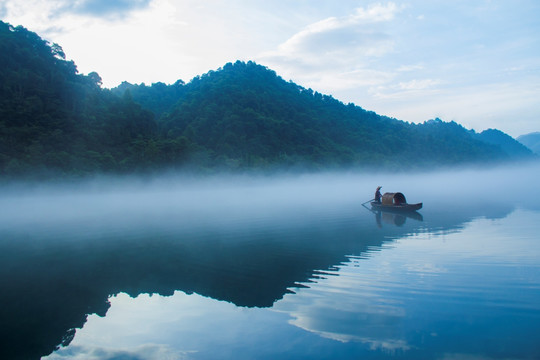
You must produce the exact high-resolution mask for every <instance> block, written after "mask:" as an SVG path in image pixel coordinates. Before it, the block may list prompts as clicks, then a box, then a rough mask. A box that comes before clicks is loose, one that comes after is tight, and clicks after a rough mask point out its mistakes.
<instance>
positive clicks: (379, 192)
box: [375, 186, 382, 203]
mask: <svg viewBox="0 0 540 360" xmlns="http://www.w3.org/2000/svg"><path fill="white" fill-rule="evenodd" d="M381 188H382V186H378V187H377V191H375V202H378V203H380V202H381V197H382V195H381V191H380V190H381Z"/></svg>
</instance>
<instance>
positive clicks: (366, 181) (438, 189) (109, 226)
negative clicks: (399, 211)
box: [0, 163, 540, 238]
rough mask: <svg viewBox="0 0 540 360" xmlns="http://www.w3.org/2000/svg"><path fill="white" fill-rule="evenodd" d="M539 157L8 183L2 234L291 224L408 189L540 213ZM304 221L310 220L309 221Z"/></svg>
mask: <svg viewBox="0 0 540 360" xmlns="http://www.w3.org/2000/svg"><path fill="white" fill-rule="evenodd" d="M539 175H540V166H539V165H538V164H537V163H532V164H527V165H520V166H517V165H516V166H511V167H499V168H495V169H485V170H472V169H468V170H459V171H458V170H453V171H450V170H448V171H445V172H427V173H417V174H397V175H396V174H391V173H377V174H360V173H325V174H303V175H300V174H299V175H293V174H288V175H280V176H273V177H271V176H247V175H245V176H240V175H238V176H233V175H226V176H225V175H224V176H214V177H203V178H197V177H192V176H191V177H189V176H182V175H167V176H165V175H164V176H162V177H154V178H152V179H148V178H146V179H140V178H100V179H94V180H91V181H85V182H78V183H56V184H54V183H47V184H40V185H36V184H34V185H21V184H11V185H4V186H3V187H2V189H1V190H0V197H1V202H0V208H1V212H2V214H3V215H2V217H0V233H4V234H6V233H18V234H24V233H28V232H34V233H41V234H42V235H43V236H50V237H51V238H58V237H66V238H68V237H70V236H72V235H73V234H77V235H78V237H83V238H84V237H85V233H88V234H89V235H90V234H93V235H92V236H95V234H96V233H98V234H105V235H114V234H116V235H118V236H122V235H123V234H127V233H130V234H132V233H137V232H139V231H141V230H143V229H146V230H148V229H154V230H156V231H160V232H169V231H174V232H175V231H178V230H179V229H182V231H190V230H189V229H192V230H193V231H195V230H196V229H200V228H206V229H211V228H216V229H219V228H235V227H239V226H243V225H242V224H250V223H253V222H256V223H259V224H267V226H272V224H273V223H275V222H277V221H278V220H279V222H280V223H281V224H287V223H288V224H291V226H294V224H295V223H297V222H299V221H305V219H306V218H307V219H309V218H312V219H319V220H322V221H324V218H325V217H328V216H332V214H333V213H334V212H339V213H343V212H344V211H348V212H350V215H351V216H356V215H354V214H355V213H356V212H361V211H365V210H363V208H362V207H361V204H362V203H363V202H365V201H367V200H370V199H371V198H372V197H373V192H374V190H375V188H376V187H377V186H378V185H382V186H383V189H382V191H383V192H395V191H400V192H403V193H404V194H405V195H406V197H407V200H408V201H409V202H410V203H415V202H424V210H425V211H429V210H433V209H437V208H439V207H441V206H446V205H447V204H453V205H456V206H458V208H459V206H462V207H466V206H470V205H471V204H474V205H477V206H478V205H483V206H486V207H488V206H489V204H503V203H504V204H507V205H511V206H512V207H527V208H532V209H540V205H539V204H538V199H540V189H539V188H538V186H537V184H536V179H538V176H539ZM303 219H304V220H303Z"/></svg>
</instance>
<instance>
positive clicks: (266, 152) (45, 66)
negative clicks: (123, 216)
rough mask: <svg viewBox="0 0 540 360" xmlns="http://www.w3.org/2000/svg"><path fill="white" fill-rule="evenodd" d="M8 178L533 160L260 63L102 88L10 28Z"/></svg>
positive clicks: (3, 38)
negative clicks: (391, 114) (348, 99)
mask: <svg viewBox="0 0 540 360" xmlns="http://www.w3.org/2000/svg"><path fill="white" fill-rule="evenodd" d="M0 84H1V86H0V174H1V175H2V176H3V177H12V176H59V175H70V176H73V175H75V176H84V175H89V174H95V173H133V172H147V171H154V170H162V169H182V168H190V169H194V170H199V171H217V170H237V171H238V170H247V169H278V168H303V169H328V168H351V167H367V166H376V167H390V168H399V169H406V168H411V167H415V168H418V167H426V166H430V167H431V166H446V165H455V164H465V163H478V162H482V163H486V162H496V161H509V160H514V159H517V158H519V159H521V158H529V157H532V156H533V155H532V153H531V151H530V150H528V149H527V148H526V147H524V146H523V145H521V144H519V143H518V142H516V141H515V140H514V139H512V138H511V137H510V136H508V135H506V134H504V133H502V132H500V131H498V130H489V131H485V132H482V133H479V134H478V133H476V132H474V131H472V130H467V129H465V128H464V127H462V126H461V125H459V124H457V123H455V122H443V121H441V120H439V119H435V120H430V121H426V122H425V123H423V124H410V123H406V122H403V121H399V120H397V119H392V118H388V117H385V116H380V115H377V114H376V113H374V112H371V111H366V110H364V109H362V108H361V107H359V106H356V105H354V104H344V103H342V102H340V101H338V100H336V99H334V98H333V97H332V96H328V95H323V94H320V93H318V92H316V91H313V90H311V89H305V88H303V87H301V86H299V85H297V84H294V83H292V82H287V81H285V80H283V79H282V78H281V77H279V76H278V75H277V74H276V73H275V72H274V71H272V70H270V69H268V68H266V67H264V66H261V65H258V64H256V63H253V62H247V63H246V62H236V63H234V64H232V63H229V64H226V65H224V66H223V68H220V69H218V70H216V71H210V72H208V73H206V74H204V75H202V76H198V77H195V78H194V79H192V80H191V81H190V82H189V83H184V82H183V81H181V80H178V81H177V82H176V83H174V84H171V85H166V84H163V83H155V84H152V85H150V86H148V85H145V84H140V85H133V84H129V83H127V82H125V83H122V84H121V85H120V86H118V87H117V88H114V89H105V88H102V84H101V78H100V76H99V75H98V74H97V73H95V72H92V73H90V74H88V75H82V74H79V72H78V70H77V67H76V65H75V64H74V63H73V62H72V61H68V60H66V56H65V54H64V52H63V50H62V48H61V47H60V46H59V45H58V44H50V43H49V42H47V41H45V40H43V39H42V38H40V37H39V36H38V35H37V34H35V33H33V32H30V31H28V30H27V29H25V28H24V27H21V26H17V27H14V26H12V25H9V24H7V23H4V22H1V21H0Z"/></svg>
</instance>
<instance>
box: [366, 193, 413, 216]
mask: <svg viewBox="0 0 540 360" xmlns="http://www.w3.org/2000/svg"><path fill="white" fill-rule="evenodd" d="M371 207H372V208H373V209H375V210H396V211H416V210H420V209H421V208H422V203H417V204H408V203H407V199H406V198H405V195H403V194H402V193H400V192H395V193H384V194H383V196H382V198H381V202H377V201H372V202H371Z"/></svg>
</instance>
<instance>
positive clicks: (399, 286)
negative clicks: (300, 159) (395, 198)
mask: <svg viewBox="0 0 540 360" xmlns="http://www.w3.org/2000/svg"><path fill="white" fill-rule="evenodd" d="M539 173H540V172H539V171H538V167H537V166H532V167H531V166H528V167H519V168H518V167H516V168H513V169H495V170H489V171H487V170H486V171H460V172H448V173H443V174H440V173H439V174H435V173H432V174H419V175H401V176H396V175H392V174H378V175H363V174H326V175H310V176H307V175H305V176H286V177H280V178H272V179H268V178H262V177H261V178H245V177H236V178H231V177H228V178H219V179H217V178H216V179H204V180H201V179H187V178H178V177H175V178H169V179H161V180H159V181H154V182H150V183H144V182H140V181H138V182H133V181H127V180H126V179H124V180H118V181H116V182H112V183H111V182H108V181H96V182H92V183H86V184H77V185H67V184H64V185H62V186H58V185H49V186H42V187H39V188H36V187H33V188H28V187H20V188H18V187H10V188H6V190H5V191H4V192H3V195H2V204H1V207H2V212H3V219H2V220H0V234H1V240H0V247H1V252H0V257H1V258H0V260H1V262H0V264H1V265H0V280H1V281H2V288H3V289H5V291H3V292H2V295H1V297H0V301H1V303H2V308H1V309H2V310H0V311H1V313H0V316H1V319H2V324H5V326H2V330H1V331H2V333H1V335H2V336H1V339H2V340H1V341H2V347H1V348H2V350H1V351H2V354H0V355H2V358H14V359H16V358H20V359H28V358H36V359H37V358H40V357H44V358H47V359H113V358H114V359H215V358H221V359H233V358H234V359H239V358H240V359H242V358H245V359H248V358H250V359H251V358H257V359H276V358H290V359H302V358H305V359H335V358H342V359H358V358H366V359H369V358H374V359H379V358H410V359H416V358H424V359H454V358H455V359H460V358H467V359H509V358H511V359H535V358H539V357H540V346H539V345H538V344H539V343H540V341H539V340H540V335H539V334H540V263H539V261H538V259H539V258H540V243H539V242H538V235H537V234H538V231H539V230H540V205H538V204H539V203H540V201H538V200H540V196H539V195H540V194H539V189H538V187H537V185H536V184H535V181H534V179H535V175H536V174H539ZM377 185H383V191H384V190H386V191H402V192H404V193H405V194H406V196H407V198H408V200H409V201H410V202H417V201H423V202H424V204H425V205H424V208H423V209H422V210H421V211H420V212H419V213H418V214H415V215H414V216H408V217H406V216H402V215H396V214H388V213H374V212H371V211H370V210H369V209H366V208H365V207H363V206H361V204H362V202H364V201H366V200H368V199H369V198H370V197H371V196H372V192H373V191H374V189H375V187H376V186H377ZM516 186H517V187H518V188H519V191H518V192H514V191H513V190H514V189H516ZM520 194H526V195H527V196H520Z"/></svg>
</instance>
